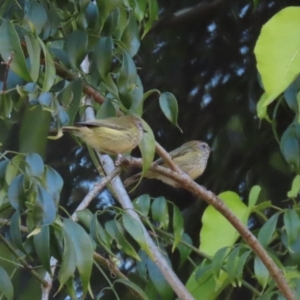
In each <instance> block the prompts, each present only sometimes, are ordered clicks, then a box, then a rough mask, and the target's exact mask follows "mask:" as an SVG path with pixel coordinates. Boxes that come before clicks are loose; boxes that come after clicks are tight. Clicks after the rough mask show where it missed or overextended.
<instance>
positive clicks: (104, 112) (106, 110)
mask: <svg viewBox="0 0 300 300" xmlns="http://www.w3.org/2000/svg"><path fill="white" fill-rule="evenodd" d="M109 117H116V109H115V107H114V105H113V104H112V102H111V100H109V99H106V100H105V101H104V102H103V103H102V104H101V106H100V108H99V109H98V111H97V115H96V119H105V118H109Z"/></svg>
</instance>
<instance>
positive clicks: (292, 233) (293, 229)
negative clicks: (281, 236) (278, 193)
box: [283, 209, 300, 245]
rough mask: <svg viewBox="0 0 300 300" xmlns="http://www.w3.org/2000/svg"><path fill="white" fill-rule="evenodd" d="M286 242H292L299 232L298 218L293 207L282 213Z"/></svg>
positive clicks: (299, 221) (299, 222)
mask: <svg viewBox="0 0 300 300" xmlns="http://www.w3.org/2000/svg"><path fill="white" fill-rule="evenodd" d="M283 222H284V225H285V230H286V233H287V237H288V244H289V245H291V244H293V243H294V242H295V241H296V240H297V239H298V237H299V234H300V218H299V216H298V214H297V213H296V211H295V210H294V209H288V210H286V211H285V213H284V215H283Z"/></svg>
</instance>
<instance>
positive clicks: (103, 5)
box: [96, 0, 122, 25]
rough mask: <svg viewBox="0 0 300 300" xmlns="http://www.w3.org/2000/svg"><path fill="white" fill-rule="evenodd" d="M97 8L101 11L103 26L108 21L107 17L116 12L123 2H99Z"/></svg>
mask: <svg viewBox="0 0 300 300" xmlns="http://www.w3.org/2000/svg"><path fill="white" fill-rule="evenodd" d="M96 2H97V6H98V9H99V15H100V20H101V23H102V25H103V24H104V22H105V21H106V19H107V17H108V16H109V15H110V13H111V12H112V11H113V10H115V9H116V8H117V7H118V6H121V5H122V1H121V0H110V1H103V0H97V1H96Z"/></svg>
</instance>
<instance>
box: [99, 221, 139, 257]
mask: <svg viewBox="0 0 300 300" xmlns="http://www.w3.org/2000/svg"><path fill="white" fill-rule="evenodd" d="M105 229H106V231H107V233H108V234H109V235H110V236H111V237H112V238H113V239H115V240H116V241H117V243H118V246H119V248H120V249H122V251H124V253H126V254H127V255H129V256H131V257H133V258H134V259H136V260H137V261H140V257H139V255H138V254H137V253H136V251H135V250H134V248H133V247H132V246H131V244H129V243H128V241H127V240H126V239H125V236H124V228H122V226H121V225H120V224H119V223H118V222H117V221H115V220H111V221H108V222H106V223H105Z"/></svg>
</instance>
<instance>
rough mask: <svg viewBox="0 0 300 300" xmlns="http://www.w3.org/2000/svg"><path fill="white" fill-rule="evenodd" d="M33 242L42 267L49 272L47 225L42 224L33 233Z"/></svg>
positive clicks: (48, 234)
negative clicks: (39, 228) (35, 232)
mask: <svg viewBox="0 0 300 300" xmlns="http://www.w3.org/2000/svg"><path fill="white" fill-rule="evenodd" d="M33 244H34V248H35V251H36V253H37V255H38V257H39V259H40V261H41V263H42V265H43V267H44V268H45V269H46V271H47V272H48V273H50V274H51V266H50V230H49V226H42V228H41V231H40V232H39V233H38V234H35V235H33Z"/></svg>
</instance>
